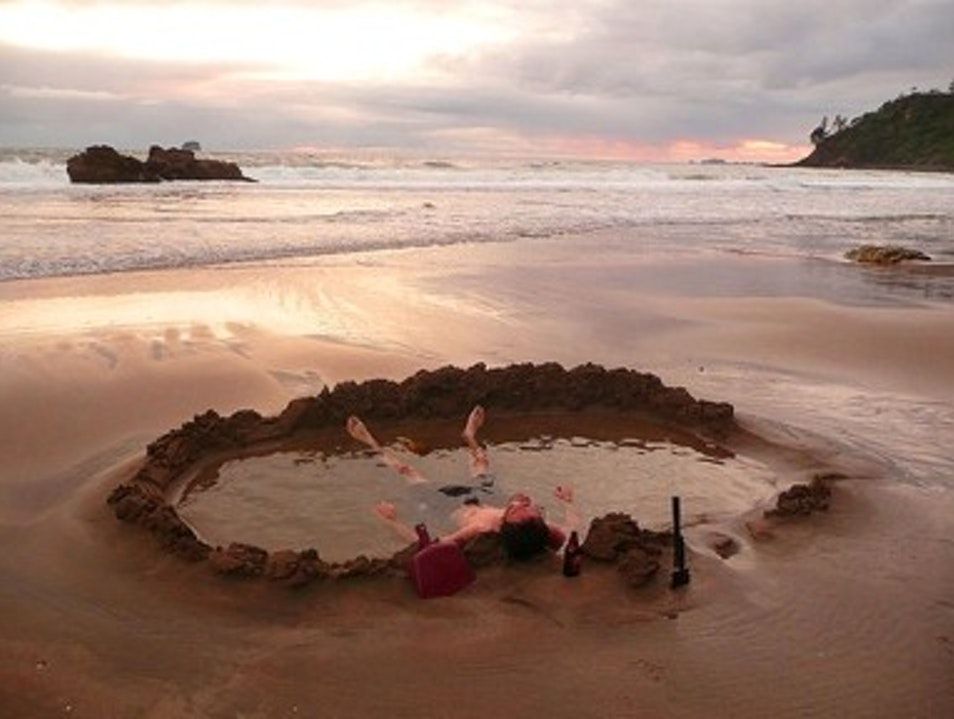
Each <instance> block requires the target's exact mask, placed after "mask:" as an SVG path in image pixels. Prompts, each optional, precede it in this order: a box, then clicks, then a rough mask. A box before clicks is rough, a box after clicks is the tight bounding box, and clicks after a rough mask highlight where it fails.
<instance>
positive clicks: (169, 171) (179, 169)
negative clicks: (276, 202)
mask: <svg viewBox="0 0 954 719" xmlns="http://www.w3.org/2000/svg"><path fill="white" fill-rule="evenodd" d="M66 172H67V174H68V175H69V177H70V181H71V182H76V183H89V184H109V183H121V182H159V181H161V180H233V181H241V182H254V180H252V179H251V178H248V177H245V175H243V174H242V170H241V169H239V166H238V165H236V164H235V163H234V162H223V161H221V160H197V159H196V158H195V153H193V152H192V151H191V150H178V149H175V148H169V149H168V150H164V149H162V148H161V147H159V146H157V145H153V146H152V147H151V148H149V157H148V158H147V159H146V161H145V162H142V161H141V160H137V159H136V158H135V157H130V156H128V155H121V154H120V153H118V152H116V150H114V149H113V148H112V147H109V146H108V145H96V146H93V147H88V148H86V150H85V151H84V152H81V153H80V154H78V155H74V156H73V157H71V158H70V159H69V160H67V162H66Z"/></svg>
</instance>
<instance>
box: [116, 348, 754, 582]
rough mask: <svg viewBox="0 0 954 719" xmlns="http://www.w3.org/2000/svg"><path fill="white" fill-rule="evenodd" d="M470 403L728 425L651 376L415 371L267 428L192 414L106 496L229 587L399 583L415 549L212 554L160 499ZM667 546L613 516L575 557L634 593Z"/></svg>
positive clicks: (485, 544)
mask: <svg viewBox="0 0 954 719" xmlns="http://www.w3.org/2000/svg"><path fill="white" fill-rule="evenodd" d="M478 403H479V404H483V405H485V406H487V407H492V408H494V409H495V410H504V411H512V412H520V411H536V410H542V409H546V410H561V411H579V410H584V409H587V408H612V409H616V410H620V411H624V412H632V413H634V414H636V415H637V416H640V417H651V418H655V419H657V420H661V421H664V422H674V423H678V424H680V425H682V426H689V427H694V428H698V429H699V430H700V431H703V432H704V433H708V434H714V435H722V434H725V433H727V432H728V431H730V430H731V429H732V428H733V427H734V426H735V424H734V419H733V409H732V405H730V404H727V403H716V402H707V401H705V400H697V399H694V398H693V397H692V396H691V395H690V394H689V393H688V392H687V391H686V390H685V389H683V388H681V387H677V388H671V387H666V386H665V385H663V383H662V382H661V381H660V380H659V378H658V377H655V376H654V375H651V374H644V373H640V372H636V371H634V370H627V369H614V370H606V369H604V368H603V367H600V366H598V365H592V364H588V365H582V366H580V367H576V368H574V369H571V370H566V369H564V368H563V367H561V366H560V365H558V364H553V363H550V364H541V365H533V364H522V365H511V366H509V367H503V368H499V369H488V368H487V367H486V366H485V365H483V364H478V365H474V366H473V367H470V368H469V369H460V368H457V367H444V368H442V369H438V370H434V371H431V372H427V371H422V372H418V373H417V374H415V375H414V376H412V377H409V378H407V379H405V380H404V381H403V382H391V381H388V380H369V381H367V382H363V383H360V384H358V383H354V382H344V383H342V384H339V385H338V386H337V387H335V388H334V389H333V390H329V389H327V388H326V389H325V390H323V391H322V392H321V394H319V395H318V396H316V397H303V398H299V399H296V400H293V401H292V402H290V403H289V404H288V406H287V407H286V408H285V409H284V410H283V411H282V412H281V413H280V414H279V415H277V416H275V417H263V416H262V415H260V414H259V413H258V412H255V411H253V410H241V411H238V412H235V413H234V414H232V415H230V416H228V417H222V416H221V415H219V414H218V413H216V412H214V411H212V410H209V411H208V412H206V413H204V414H201V415H196V416H195V417H194V418H193V419H192V420H191V421H189V422H186V423H185V424H183V425H182V426H181V427H179V428H178V429H174V430H172V431H170V432H167V433H166V434H165V435H163V436H162V437H159V438H158V439H157V440H155V441H154V442H152V443H151V444H149V445H148V447H147V448H146V458H145V461H144V463H143V465H142V467H141V468H140V469H139V471H138V472H137V473H136V475H135V476H134V477H133V478H132V480H131V481H130V482H128V483H126V484H122V485H120V486H118V487H116V488H115V489H114V490H113V492H112V493H111V494H110V496H109V498H108V503H109V505H110V506H111V507H112V508H113V511H114V513H115V514H116V516H117V517H118V518H119V519H121V520H123V521H126V522H130V523H132V524H136V525H139V526H142V527H144V528H146V529H147V530H148V531H150V532H151V533H152V534H153V535H155V536H156V537H157V539H158V540H159V543H160V544H161V545H162V546H163V547H164V548H166V549H167V550H169V551H171V552H174V553H176V554H178V555H180V556H183V557H185V558H188V559H190V560H194V561H201V560H205V559H208V561H209V564H210V566H211V568H212V569H213V570H214V571H215V572H217V573H219V574H223V575H227V576H233V577H242V578H266V579H269V580H272V581H276V582H281V583H283V584H286V585H289V586H303V585H305V584H308V583H310V582H313V581H315V580H317V579H348V578H352V577H362V576H369V575H375V574H382V573H388V572H392V571H399V572H403V571H404V569H405V568H406V566H407V562H408V560H409V558H410V557H411V556H412V555H413V552H414V547H413V546H409V547H407V548H405V549H403V550H401V552H398V553H396V554H395V555H394V556H392V557H388V558H368V557H356V558H355V559H351V560H348V561H346V562H341V563H331V564H329V563H325V562H324V561H323V560H321V558H320V557H319V555H318V552H317V551H316V550H315V549H306V550H303V551H296V550H292V549H283V550H280V551H277V552H273V553H269V552H268V551H267V550H266V549H263V548H260V547H254V546H252V545H248V544H243V543H240V542H235V543H232V544H229V545H228V546H227V547H225V548H223V547H212V546H210V545H208V544H207V543H205V542H204V541H202V540H201V539H200V538H199V537H198V536H197V535H196V533H195V532H194V531H193V530H192V529H191V528H190V527H189V526H188V525H187V524H186V523H185V522H183V521H182V519H181V518H180V517H179V516H178V514H177V513H176V511H175V508H174V507H173V506H172V505H171V504H170V503H169V501H168V499H167V495H168V494H169V493H170V490H171V488H172V486H173V485H174V484H175V483H176V482H177V481H178V480H179V479H180V478H181V477H182V476H183V475H184V474H185V473H187V472H189V471H190V470H192V469H194V468H195V467H196V466H197V464H198V463H200V462H202V461H204V460H208V459H211V458H213V457H221V456H227V455H228V454H230V453H238V452H241V451H245V450H247V449H248V448H250V447H255V446H260V445H263V444H265V443H273V444H274V443H276V442H279V441H285V440H289V439H291V438H293V437H296V436H302V435H307V434H309V433H313V432H315V431H317V430H321V429H325V428H329V427H339V428H340V427H342V426H343V424H344V421H345V419H346V418H347V417H348V416H349V415H351V414H359V415H361V416H363V417H364V418H365V419H370V420H388V419H391V420H394V419H398V418H401V419H407V418H418V419H427V418H450V417H455V418H456V417H461V416H464V415H465V414H466V413H467V412H468V411H469V410H470V409H471V408H472V407H473V406H474V405H475V404H478ZM671 542H672V537H671V535H669V534H668V533H657V532H651V531H648V530H644V529H640V528H639V527H638V525H637V524H636V523H635V522H634V521H633V520H632V519H631V518H630V517H629V516H628V515H625V514H610V515H607V516H606V517H603V518H601V519H598V520H594V522H593V524H592V526H591V528H590V532H589V533H588V535H587V538H586V541H585V542H584V543H583V552H584V554H585V555H586V556H588V557H590V558H592V559H597V560H599V561H603V562H619V563H620V565H619V566H620V571H621V572H622V573H623V576H624V577H625V578H626V581H627V582H629V583H630V584H634V585H638V584H640V583H642V582H644V581H646V580H648V578H649V577H651V576H652V575H653V574H654V573H655V572H656V571H657V570H658V568H659V563H658V557H659V555H660V554H661V553H662V551H663V549H664V548H667V547H669V546H670V545H671ZM464 554H465V556H466V557H467V558H468V560H469V561H470V562H471V563H472V564H473V565H474V566H475V567H482V566H489V565H493V564H498V563H500V562H503V561H505V558H506V555H505V552H504V551H503V547H502V545H501V543H500V538H499V536H497V535H496V534H487V535H482V536H480V537H477V538H475V539H474V540H472V541H471V542H470V543H468V544H467V546H466V547H464Z"/></svg>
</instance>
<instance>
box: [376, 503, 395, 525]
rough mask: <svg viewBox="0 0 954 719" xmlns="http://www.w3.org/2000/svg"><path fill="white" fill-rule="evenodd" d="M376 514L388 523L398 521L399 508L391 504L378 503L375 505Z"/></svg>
mask: <svg viewBox="0 0 954 719" xmlns="http://www.w3.org/2000/svg"><path fill="white" fill-rule="evenodd" d="M374 512H375V514H377V515H378V516H379V517H380V518H381V519H383V520H385V521H386V522H393V521H395V520H397V508H396V507H395V506H394V505H393V504H391V502H378V503H377V504H376V505H374Z"/></svg>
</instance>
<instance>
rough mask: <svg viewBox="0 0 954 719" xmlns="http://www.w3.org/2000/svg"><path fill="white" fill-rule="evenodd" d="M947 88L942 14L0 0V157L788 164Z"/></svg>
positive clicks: (527, 4) (529, 4)
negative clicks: (847, 127)
mask: <svg viewBox="0 0 954 719" xmlns="http://www.w3.org/2000/svg"><path fill="white" fill-rule="evenodd" d="M952 80H954V2H952V0H827V1H826V2H821V1H819V0H802V2H793V1H792V0H708V1H704V0H695V1H688V0H645V1H644V0H629V1H625V0H550V1H541V0H521V1H519V2H515V1H514V2H511V1H510V0H485V1H477V0H464V1H462V2H452V1H451V0H392V1H390V2H365V1H363V0H353V1H351V2H346V1H344V0H327V1H325V2H304V1H303V0H298V1H288V0H274V1H272V2H267V3H265V2H257V1H253V0H236V1H233V2H226V1H224V0H206V1H205V2H182V1H180V0H152V1H151V2H149V1H145V0H144V1H142V2H140V1H139V0H130V1H128V2H95V1H91V0H90V1H86V0H71V1H63V2H36V1H31V2H21V1H18V0H17V1H9V0H0V146H5V147H16V146H20V147H24V146H26V147H84V146H86V145H90V144H96V143H107V144H111V145H114V146H116V147H121V148H141V147H146V146H148V145H150V144H153V143H159V144H163V145H178V144H181V143H182V142H183V141H185V140H189V139H195V140H199V141H200V142H201V143H202V144H203V146H204V147H205V148H207V149H219V150H229V149H231V150H239V149H290V148H301V149H315V150H328V149H341V150H348V149H351V150H358V149H361V150H368V149H384V150H388V149H390V150H395V151H407V152H420V153H429V154H434V155H455V154H475V155H479V154H499V155H520V156H578V157H592V158H608V159H625V160H641V161H685V160H697V159H703V158H708V157H719V158H723V159H727V160H755V161H787V160H791V159H796V158H798V157H801V156H803V155H805V154H807V152H808V149H809V146H808V141H807V137H808V133H809V132H810V131H811V129H812V128H813V127H814V126H815V125H817V123H818V121H819V120H820V119H821V117H822V115H829V116H832V115H834V114H835V113H840V114H843V115H845V116H847V117H852V116H855V115H858V114H861V113H863V112H866V111H869V110H873V109H876V108H877V107H878V106H879V105H880V104H881V103H882V102H884V101H885V100H888V99H891V98H894V97H896V96H897V95H898V94H899V93H901V92H910V91H911V88H912V87H918V88H921V89H931V88H935V87H936V88H942V89H947V87H948V85H949V84H950V83H951V81H952Z"/></svg>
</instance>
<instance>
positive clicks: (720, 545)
mask: <svg viewBox="0 0 954 719" xmlns="http://www.w3.org/2000/svg"><path fill="white" fill-rule="evenodd" d="M706 545H708V546H709V548H710V549H712V551H714V552H715V553H716V554H718V555H719V556H720V557H721V558H722V559H728V558H729V557H732V556H735V555H736V554H738V553H739V543H738V542H737V541H735V539H733V538H732V537H730V536H729V535H728V534H723V533H722V532H710V533H709V535H708V536H707V537H706Z"/></svg>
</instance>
